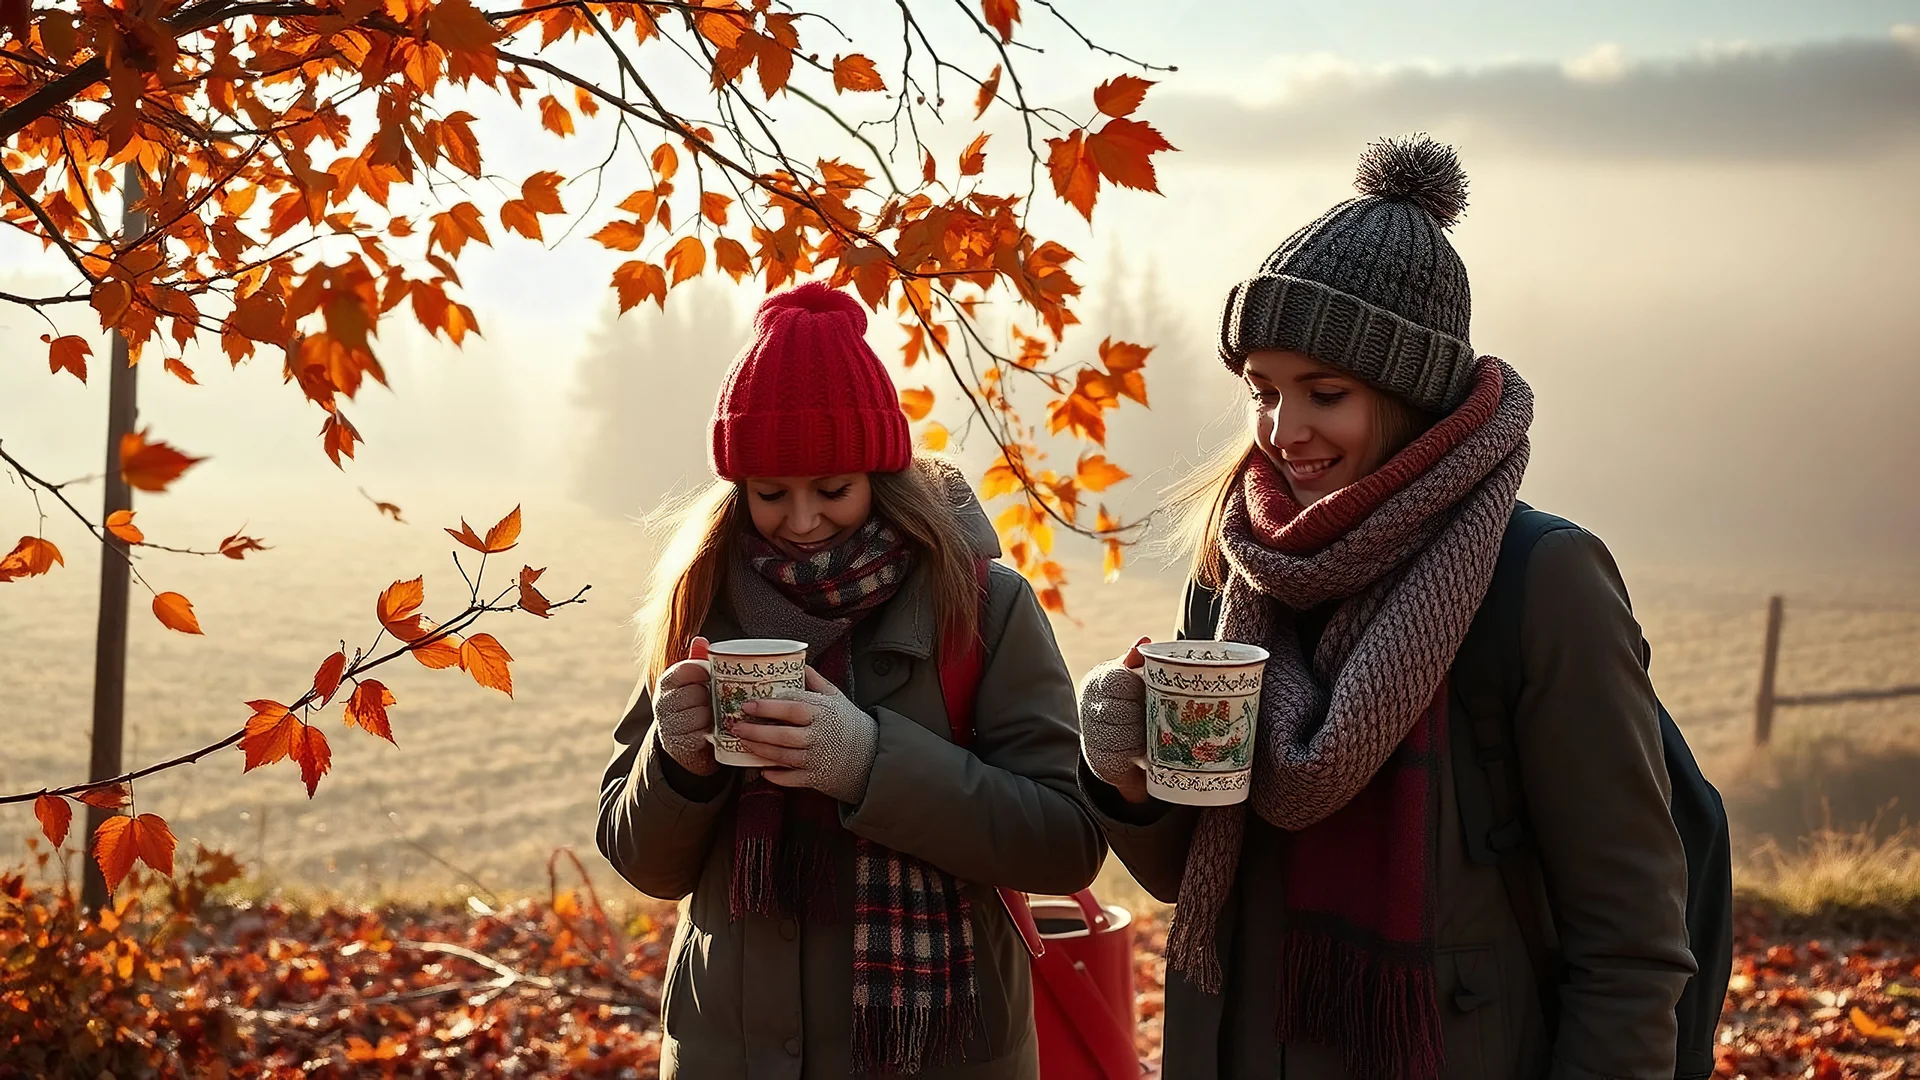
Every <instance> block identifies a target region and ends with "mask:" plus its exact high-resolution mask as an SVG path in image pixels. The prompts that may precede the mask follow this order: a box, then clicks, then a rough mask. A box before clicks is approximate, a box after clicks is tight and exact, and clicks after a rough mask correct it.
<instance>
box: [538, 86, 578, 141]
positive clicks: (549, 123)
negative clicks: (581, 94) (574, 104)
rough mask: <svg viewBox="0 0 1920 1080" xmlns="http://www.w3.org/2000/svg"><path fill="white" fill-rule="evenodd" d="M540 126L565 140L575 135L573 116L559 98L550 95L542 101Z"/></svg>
mask: <svg viewBox="0 0 1920 1080" xmlns="http://www.w3.org/2000/svg"><path fill="white" fill-rule="evenodd" d="M540 126H541V127H544V128H546V129H547V130H548V131H551V132H553V133H554V134H555V135H558V136H560V137H561V138H563V139H564V138H566V137H567V136H569V135H571V134H573V114H572V113H570V112H568V111H567V107H566V106H565V105H562V104H560V99H559V98H557V97H554V96H553V95H552V94H548V95H547V96H546V97H543V98H541V99H540Z"/></svg>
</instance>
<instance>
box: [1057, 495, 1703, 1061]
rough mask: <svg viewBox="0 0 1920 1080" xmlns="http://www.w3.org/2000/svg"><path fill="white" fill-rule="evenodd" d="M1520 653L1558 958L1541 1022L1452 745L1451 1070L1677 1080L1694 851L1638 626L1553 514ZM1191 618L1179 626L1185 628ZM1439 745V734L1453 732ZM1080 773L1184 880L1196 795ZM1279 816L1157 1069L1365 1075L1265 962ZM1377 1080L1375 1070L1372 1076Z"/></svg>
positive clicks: (1532, 786)
mask: <svg viewBox="0 0 1920 1080" xmlns="http://www.w3.org/2000/svg"><path fill="white" fill-rule="evenodd" d="M1522 629H1523V645H1522V659H1523V663H1524V666H1525V671H1524V673H1523V680H1522V693H1521V698H1520V705H1519V712H1518V714H1517V716H1516V718H1515V725H1514V726H1515V751H1516V753H1517V754H1518V755H1519V760H1520V770H1521V778H1522V786H1523V788H1524V795H1525V798H1526V801H1527V807H1528V812H1529V816H1530V823H1531V827H1532V830H1533V835H1534V842H1535V846H1536V849H1537V851H1538V853H1539V861H1540V865H1541V871H1542V874H1541V881H1540V882H1539V883H1538V884H1540V885H1541V886H1542V888H1543V890H1544V895H1543V896H1542V897H1540V899H1542V900H1546V899H1548V898H1550V901H1551V904H1550V906H1551V911H1552V917H1553V925H1554V930H1555V931H1556V932H1557V934H1558V944H1559V949H1560V951H1561V954H1562V955H1563V957H1564V960H1565V975H1564V977H1563V979H1562V981H1561V983H1560V989H1559V1008H1560V1020H1559V1025H1558V1034H1557V1036H1556V1037H1554V1038H1552V1039H1549V1037H1548V1031H1547V1027H1546V1025H1545V1023H1544V1021H1543V1019H1542V1012H1541V1008H1540V1002H1539V992H1538V990H1537V986H1536V983H1535V981H1534V974H1533V969H1532V967H1531V965H1530V963H1529V960H1528V954H1527V949H1526V943H1525V939H1524V938H1523V937H1522V935H1521V932H1520V927H1519V922H1518V920H1517V919H1516V918H1515V915H1514V907H1513V905H1512V903H1511V902H1510V901H1509V900H1508V897H1507V893H1506V890H1505V887H1504V885H1503V883H1502V881H1501V877H1500V873H1499V871H1498V869H1497V868H1495V867H1493V866H1488V865H1483V864H1480V863H1476V862H1473V861H1472V860H1470V859H1469V857H1468V854H1467V850H1466V840H1465V836H1464V833H1463V830H1462V827H1461V820H1460V813H1459V809H1458V805H1457V803H1456V801H1455V790H1454V770H1453V762H1452V760H1451V748H1449V749H1448V750H1447V751H1446V752H1445V754H1444V755H1443V756H1444V758H1445V760H1443V761H1442V762H1441V765H1440V768H1439V776H1440V778H1441V789H1440V793H1439V795H1440V806H1439V813H1438V815H1437V817H1436V820H1437V822H1438V829H1439V836H1438V837H1437V838H1436V839H1437V846H1438V852H1439V857H1438V860H1437V863H1436V895H1435V910H1434V938H1435V945H1436V957H1435V959H1436V967H1437V971H1436V974H1437V975H1438V978H1439V991H1440V1011H1441V1018H1442V1034H1443V1038H1444V1043H1445V1051H1446V1066H1445V1070H1444V1073H1443V1075H1444V1076H1446V1077H1449V1078H1457V1080H1536V1078H1541V1077H1546V1078H1551V1080H1600V1078H1621V1080H1672V1077H1673V1075H1674V1039H1675V1029H1674V1016H1673V1008H1674V1004H1675V1002H1676V1001H1678V1000H1679V997H1680V992H1681V990H1682V989H1683V988H1684V987H1685V985H1686V981H1687V979H1688V977H1689V976H1691V975H1692V973H1693V971H1694V962H1693V957H1692V954H1691V953H1689V952H1688V951H1687V930H1686V924H1685V921H1684V914H1685V903H1686V889H1687V869H1686V863H1685V856H1684V852H1683V850H1682V848H1681V844H1680V837H1679V834H1678V833H1677V832H1676V831H1675V829H1674V825H1673V819H1672V818H1671V816H1670V815H1669V813H1668V810H1667V797H1668V781H1667V772H1666V763H1665V758H1664V757H1663V755H1662V751H1661V743H1660V728H1659V719H1658V713H1657V709H1656V702H1655V699H1654V694H1653V688H1652V686H1651V685H1650V683H1649V682H1648V679H1647V675H1646V672H1645V670H1644V669H1643V668H1642V666H1641V663H1640V654H1639V646H1640V640H1641V637H1640V627H1639V625H1638V624H1637V623H1636V622H1635V621H1634V617H1633V614H1632V612H1631V610H1630V609H1629V608H1628V604H1627V595H1626V588H1625V586H1624V584H1623V583H1622V582H1621V579H1620V574H1619V571H1618V570H1617V569H1616V568H1615V566H1614V563H1613V559H1612V557H1611V556H1610V555H1609V554H1608V553H1607V550H1606V548H1605V546H1603V545H1602V544H1601V543H1600V541H1599V540H1598V539H1596V538H1595V537H1594V536H1592V535H1591V534H1589V533H1585V532H1579V531H1566V532H1556V533H1552V534H1549V535H1548V536H1546V537H1545V538H1543V539H1542V540H1541V541H1540V542H1539V545H1538V546H1537V547H1536V548H1535V549H1534V553H1533V556H1532V560H1531V562H1530V563H1529V565H1528V568H1527V584H1526V604H1525V608H1524V611H1523V615H1522ZM1184 631H1185V628H1184V627H1182V632H1183V633H1184ZM1443 745H1445V744H1443ZM1081 783H1082V786H1083V788H1084V789H1085V791H1086V793H1087V795H1088V799H1089V802H1090V803H1092V805H1093V806H1094V807H1095V809H1096V815H1095V816H1096V817H1098V818H1099V819H1100V821H1101V825H1102V827H1103V828H1104V829H1105V831H1106V834H1107V838H1108V840H1109V841H1110V842H1111V843H1112V844H1113V849H1114V851H1115V852H1116V853H1117V854H1118V855H1119V856H1120V857H1121V859H1122V860H1124V861H1125V862H1126V864H1127V866H1128V868H1129V869H1131V870H1132V871H1133V874H1134V876H1135V877H1136V878H1138V879H1139V881H1140V883H1141V884H1142V885H1143V886H1145V887H1146V889H1147V890H1148V891H1149V892H1151V893H1153V894H1154V895H1155V896H1157V897H1159V898H1160V899H1161V900H1165V901H1169V902H1171V901H1173V900H1174V899H1175V897H1176V895H1177V894H1178V892H1179V885H1180V875H1181V872H1182V870H1183V869H1184V867H1185V865H1186V856H1187V848H1188V844H1189V840H1190V837H1191V835H1192V831H1193V826H1194V821H1195V817H1196V813H1195V812H1194V811H1193V810H1192V809H1191V808H1188V807H1168V806H1166V805H1165V804H1161V803H1157V802H1153V803H1149V804H1148V805H1147V806H1145V807H1132V806H1129V805H1128V804H1127V803H1126V802H1125V801H1124V800H1122V799H1121V798H1120V797H1119V794H1118V793H1117V792H1116V791H1114V790H1113V789H1112V788H1111V787H1108V786H1107V785H1105V784H1104V783H1102V782H1100V781H1099V780H1098V779H1095V778H1094V777H1093V776H1092V775H1091V774H1090V773H1088V772H1086V770H1085V769H1084V767H1083V768H1082V770H1081ZM1281 840H1282V836H1281V833H1280V831H1279V830H1278V829H1276V828H1274V827H1273V826H1272V825H1269V824H1267V823H1266V822H1265V821H1262V820H1260V819H1259V818H1258V817H1257V816H1251V817H1250V819H1249V822H1248V829H1247V834H1246V841H1245V848H1244V850H1243V854H1242V856H1241V862H1240V872H1239V875H1238V878H1237V880H1236V881H1235V884H1234V894H1233V895H1232V896H1231V897H1230V898H1229V900H1228V904H1227V910H1226V913H1225V915H1224V916H1223V918H1222V920H1221V926H1220V930H1219V936H1218V939H1217V940H1218V942H1219V945H1220V955H1221V957H1222V960H1223V962H1224V963H1225V964H1226V965H1227V969H1228V970H1227V988H1226V993H1225V994H1224V995H1208V994H1203V993H1201V992H1200V991H1198V990H1197V989H1195V988H1194V987H1193V986H1192V985H1191V984H1190V983H1188V982H1187V981H1186V980H1185V979H1184V978H1182V977H1181V976H1180V975H1179V974H1178V973H1177V972H1176V973H1170V974H1169V978H1168V983H1167V993H1166V1018H1165V1074H1164V1075H1165V1080H1201V1078H1205V1080H1213V1078H1215V1077H1219V1078H1221V1080H1243V1078H1254V1077H1259V1078H1261V1080H1269V1078H1282V1077H1284V1078H1285V1080H1363V1078H1359V1077H1351V1078H1350V1077H1348V1075H1347V1073H1346V1071H1345V1069H1344V1068H1343V1067H1342V1065H1341V1062H1340V1059H1339V1055H1338V1054H1337V1052H1335V1051H1334V1050H1332V1049H1331V1048H1329V1047H1325V1046H1316V1045H1300V1044H1296V1045H1288V1046H1282V1045H1279V1044H1278V1042H1277V1041H1276V1039H1275V1037H1274V1034H1273V1018H1274V1016H1275V1015H1276V1005H1275V1002H1276V997H1277V994H1278V990H1279V988H1278V986H1277V985H1276V984H1275V982H1274V980H1273V979H1272V971H1273V962H1272V961H1271V960H1266V959H1263V958H1271V957H1277V956H1278V955H1279V949H1280V937H1281V934H1282V933H1283V931H1284V926H1283V925H1282V922H1281V919H1280V917H1279V913H1280V911H1281V905H1280V897H1281V895H1282V893H1281V887H1280V882H1279V880H1278V870H1277V868H1278V858H1277V856H1276V854H1275V853H1276V851H1277V845H1278V844H1279V843H1280V842H1281ZM1365 1080H1373V1078H1365Z"/></svg>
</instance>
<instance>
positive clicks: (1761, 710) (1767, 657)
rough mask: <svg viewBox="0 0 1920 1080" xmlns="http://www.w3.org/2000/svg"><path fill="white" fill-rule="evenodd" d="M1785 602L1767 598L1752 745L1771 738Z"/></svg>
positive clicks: (1760, 743) (1764, 743)
mask: <svg viewBox="0 0 1920 1080" xmlns="http://www.w3.org/2000/svg"><path fill="white" fill-rule="evenodd" d="M1785 609H1786V603H1785V601H1783V600H1781V598H1780V597H1778V596H1775V597H1770V598H1769V599H1768V600H1767V651H1766V653H1765V654H1764V655H1763V656H1762V657H1761V659H1760V693H1759V695H1758V696H1757V697H1756V698H1755V699H1754V703H1753V745H1755V746H1765V745H1767V742H1768V740H1770V739H1772V738H1773V706H1774V700H1775V699H1774V693H1773V676H1774V672H1775V671H1776V670H1777V669H1778V668H1779V665H1780V623H1781V621H1782V620H1784V619H1785V618H1786V610H1785Z"/></svg>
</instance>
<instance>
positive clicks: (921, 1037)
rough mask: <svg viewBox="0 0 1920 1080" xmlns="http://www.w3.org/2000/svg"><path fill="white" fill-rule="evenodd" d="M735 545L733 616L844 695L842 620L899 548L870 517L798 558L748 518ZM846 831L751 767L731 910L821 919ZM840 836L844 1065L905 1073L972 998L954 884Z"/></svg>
mask: <svg viewBox="0 0 1920 1080" xmlns="http://www.w3.org/2000/svg"><path fill="white" fill-rule="evenodd" d="M742 548H743V552H742V554H743V556H744V558H743V562H744V568H745V569H747V570H749V571H750V572H749V573H747V574H742V575H737V576H738V577H739V578H740V579H741V580H738V581H730V591H731V592H732V594H733V600H734V606H735V609H736V613H737V614H738V615H739V616H740V618H741V620H742V622H743V625H745V626H746V627H748V628H750V629H751V630H752V631H753V632H755V633H768V634H776V635H779V636H786V637H793V638H797V639H799V640H801V641H805V642H806V643H807V645H808V655H809V658H810V659H811V661H812V663H813V665H814V668H815V670H817V671H819V672H820V674H821V675H823V676H825V677H826V678H827V679H828V680H829V681H831V682H832V683H833V684H834V685H835V686H838V687H839V688H840V689H841V690H842V691H843V692H845V693H848V694H849V695H850V694H851V693H852V691H853V649H852V640H853V628H854V626H855V625H856V624H857V623H858V622H859V621H860V619H861V618H863V617H864V616H866V615H867V614H868V613H870V612H872V611H873V610H874V609H876V608H878V607H879V606H881V605H882V604H884V603H886V602H887V601H888V600H890V599H892V598H893V596H894V594H895V593H897V592H898V591H899V588H900V585H901V583H902V582H903V581H904V580H905V579H906V576H907V573H908V572H909V571H910V570H911V569H912V548H911V547H910V546H909V545H908V544H907V542H906V541H905V539H904V538H902V537H901V536H900V534H899V533H898V532H897V531H895V530H894V529H893V528H892V527H891V526H890V525H888V524H887V523H886V522H885V521H884V520H882V519H881V518H879V517H874V518H870V519H869V520H868V521H867V523H866V524H865V525H864V526H862V527H861V529H860V530H859V532H857V533H855V534H854V536H852V537H851V538H849V539H848V540H847V542H846V543H845V544H842V545H840V546H838V547H836V548H833V549H831V550H828V551H823V552H819V553H816V554H814V555H812V556H810V557H808V558H805V559H797V560H796V559H789V558H787V557H786V556H784V555H782V554H781V553H780V552H779V551H778V550H777V549H776V548H774V547H773V545H771V544H769V543H767V542H766V541H765V540H763V539H761V538H760V536H759V535H758V534H756V533H751V532H750V533H748V534H747V536H746V537H745V539H744V543H743V544H742ZM768 585H770V586H771V588H766V587H765V586H768ZM846 836H848V834H847V833H846V830H845V829H844V827H842V826H841V824H840V804H839V803H838V802H836V801H835V800H833V799H832V798H830V797H828V796H826V795H823V794H821V793H819V792H817V791H810V790H806V789H788V788H782V787H778V786H776V785H774V784H771V783H768V782H767V781H766V780H764V779H761V778H760V777H759V776H758V775H756V776H754V778H753V779H752V780H751V781H749V782H748V783H747V785H746V786H745V788H744V789H743V790H742V791H741V794H740V803H739V810H738V813H737V818H736V823H735V830H734V873H733V887H732V894H731V900H732V906H733V914H734V917H735V918H739V917H741V916H742V915H743V914H746V913H752V914H755V915H763V916H768V917H772V918H787V917H797V918H800V919H802V920H804V921H807V922H812V923H824V922H830V921H832V920H833V919H834V918H835V917H836V915H837V911H838V907H839V905H838V903H837V900H836V898H835V896H834V891H835V890H834V880H835V878H836V874H835V872H834V864H833V851H834V848H835V845H837V844H838V843H840V842H843V841H842V839H841V838H842V837H846ZM851 839H852V842H853V847H854V891H855V897H854V903H853V919H854V926H853V1062H854V1066H855V1068H857V1069H859V1070H860V1071H862V1072H865V1073H891V1074H902V1075H907V1074H912V1073H917V1072H919V1071H920V1070H921V1069H923V1068H925V1067H926V1066H928V1065H934V1064H944V1063H948V1062H952V1061H957V1060H959V1059H960V1058H961V1057H962V1055H963V1053H964V1051H965V1048H966V1042H967V1038H968V1036H969V1035H970V1034H971V1033H972V1032H973V1030H974V1028H975V1026H976V1025H977V1023H978V1019H979V1009H980V1002H979V990H978V987H977V985H976V982H975V979H974V970H973V965H974V957H973V922H972V919H971V913H970V910H969V904H968V901H967V898H966V893H965V892H964V891H963V890H962V888H961V886H960V883H959V882H958V881H956V880H955V879H954V878H953V877H952V876H951V875H949V874H947V873H946V872H944V871H942V870H940V869H939V868H937V867H935V866H933V865H932V864H931V863H928V862H926V861H924V860H922V859H917V858H915V857H913V856H911V855H906V854H902V853H901V852H898V851H894V850H893V849H891V848H888V847H885V846H883V845H880V844H876V843H874V842H873V841H871V840H867V839H865V838H864V837H859V836H852V837H851Z"/></svg>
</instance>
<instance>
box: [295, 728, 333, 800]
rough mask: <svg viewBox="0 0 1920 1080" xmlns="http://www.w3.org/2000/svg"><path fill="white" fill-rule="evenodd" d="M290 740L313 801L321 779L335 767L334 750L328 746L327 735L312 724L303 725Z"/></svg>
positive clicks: (302, 778)
mask: <svg viewBox="0 0 1920 1080" xmlns="http://www.w3.org/2000/svg"><path fill="white" fill-rule="evenodd" d="M289 740H290V742H291V746H290V747H289V751H290V753H291V755H292V757H293V760H295V761H297V762H299V763H300V779H301V780H302V781H305V783H306V785H307V798H309V799H311V798H313V792H314V789H315V788H317V787H319V786H320V778H321V777H322V776H325V775H326V774H327V770H328V769H329V768H332V766H333V748H332V747H330V746H328V745H327V736H326V734H325V733H324V732H322V731H321V730H320V729H319V728H317V727H314V726H313V725H312V724H301V725H300V726H299V729H298V730H296V731H294V732H292V733H291V735H290V736H289Z"/></svg>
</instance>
